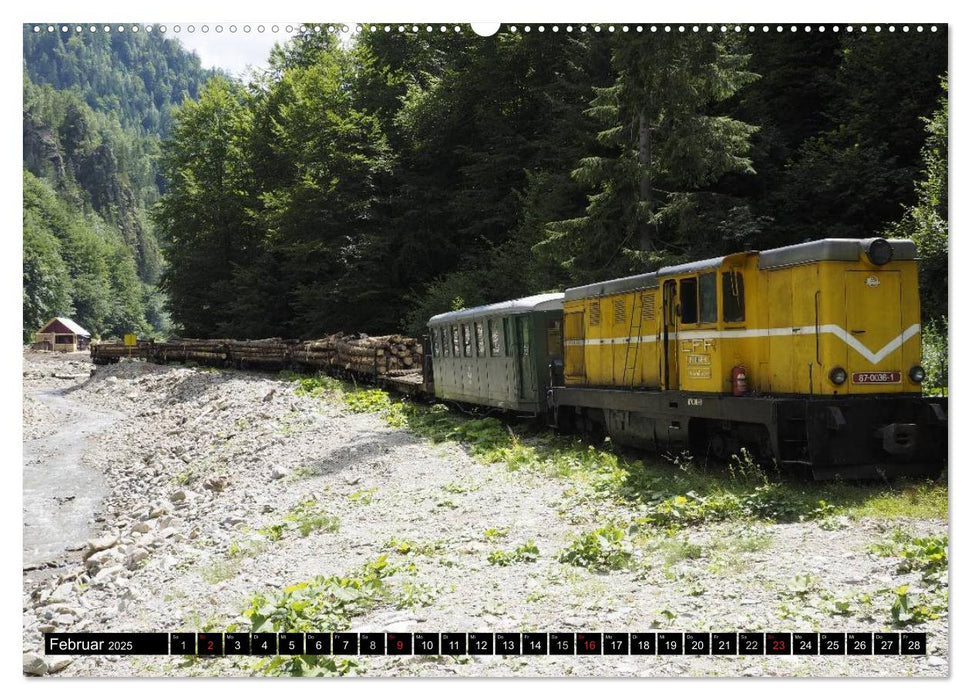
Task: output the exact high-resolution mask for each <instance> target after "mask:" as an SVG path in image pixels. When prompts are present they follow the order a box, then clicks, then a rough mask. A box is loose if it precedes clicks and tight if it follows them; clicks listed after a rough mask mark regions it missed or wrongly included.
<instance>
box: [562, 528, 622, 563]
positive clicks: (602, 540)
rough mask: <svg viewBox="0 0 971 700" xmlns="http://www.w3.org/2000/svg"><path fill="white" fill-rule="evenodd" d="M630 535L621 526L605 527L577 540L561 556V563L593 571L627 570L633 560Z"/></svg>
mask: <svg viewBox="0 0 971 700" xmlns="http://www.w3.org/2000/svg"><path fill="white" fill-rule="evenodd" d="M628 534H629V532H628V530H627V529H625V528H623V527H620V526H619V525H605V526H604V527H601V528H598V529H596V530H594V531H593V532H589V533H587V534H585V535H581V536H580V537H578V538H577V539H575V540H574V541H573V542H572V543H571V544H570V545H569V546H568V547H567V548H566V549H565V550H564V551H563V552H562V553H561V554H560V561H561V562H564V563H566V564H572V565H573V566H579V567H582V568H585V569H591V570H593V571H610V570H612V569H625V568H627V567H629V566H630V565H631V562H632V560H633V547H632V544H631V541H630V538H629V537H628Z"/></svg>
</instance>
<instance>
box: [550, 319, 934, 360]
mask: <svg viewBox="0 0 971 700" xmlns="http://www.w3.org/2000/svg"><path fill="white" fill-rule="evenodd" d="M815 332H816V327H815V326H803V327H798V328H746V329H736V330H727V331H680V332H679V333H678V336H677V337H678V340H706V339H711V338H767V337H769V336H786V335H810V334H812V333H815ZM819 332H820V333H829V334H831V335H835V336H836V337H837V338H839V339H840V340H842V341H843V342H844V343H846V344H847V345H849V346H850V347H851V348H852V349H853V350H856V352H858V353H859V354H860V355H862V356H863V357H864V358H866V359H867V360H868V361H869V362H870V364H873V365H876V364H879V362H880V361H881V360H883V358H885V357H886V356H887V355H889V354H890V353H892V352H893V351H894V350H896V349H897V348H899V347H900V346H901V345H903V344H904V343H906V342H907V341H908V340H910V339H911V338H912V337H914V336H915V335H916V334H917V333H919V332H920V324H919V323H915V324H914V325H912V326H910V327H909V328H907V329H906V330H904V332H903V333H901V334H900V335H898V336H897V337H896V338H894V339H893V340H891V341H890V342H889V343H887V344H886V345H884V346H883V347H882V348H880V349H879V350H877V351H876V352H872V351H871V350H870V349H869V348H868V347H867V346H865V345H864V344H863V343H861V342H860V341H859V340H857V339H856V338H854V337H853V335H851V334H850V333H848V332H847V331H846V329H844V328H842V327H841V326H837V325H836V324H834V323H827V324H826V325H823V326H820V327H819ZM672 339H673V338H672ZM629 340H630V338H628V337H626V336H621V337H617V338H589V339H585V340H565V341H563V344H564V345H571V346H576V345H625V344H626V343H627V342H628V341H629ZM635 340H636V341H637V342H640V343H654V342H657V341H658V337H657V336H654V335H642V336H639V337H638V338H635Z"/></svg>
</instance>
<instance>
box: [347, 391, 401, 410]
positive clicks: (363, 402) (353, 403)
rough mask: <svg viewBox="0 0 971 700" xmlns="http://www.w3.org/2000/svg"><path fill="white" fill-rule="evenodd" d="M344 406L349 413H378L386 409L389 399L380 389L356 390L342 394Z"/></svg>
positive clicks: (389, 402) (389, 403) (386, 393)
mask: <svg viewBox="0 0 971 700" xmlns="http://www.w3.org/2000/svg"><path fill="white" fill-rule="evenodd" d="M344 404H345V405H346V406H347V409H348V410H349V411H350V412H351V413H380V412H381V411H385V410H387V409H388V407H389V406H390V405H391V399H390V397H389V396H388V392H386V391H382V390H381V389H358V390H357V391H353V392H350V393H345V394H344Z"/></svg>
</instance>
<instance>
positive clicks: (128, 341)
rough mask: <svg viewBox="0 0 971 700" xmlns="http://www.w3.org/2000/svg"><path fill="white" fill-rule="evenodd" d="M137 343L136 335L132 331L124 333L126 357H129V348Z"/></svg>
mask: <svg viewBox="0 0 971 700" xmlns="http://www.w3.org/2000/svg"><path fill="white" fill-rule="evenodd" d="M137 344H138V337H137V336H136V335H135V334H134V333H125V345H127V346H128V359H129V360H130V359H131V349H132V348H133V347H135V346H136V345H137Z"/></svg>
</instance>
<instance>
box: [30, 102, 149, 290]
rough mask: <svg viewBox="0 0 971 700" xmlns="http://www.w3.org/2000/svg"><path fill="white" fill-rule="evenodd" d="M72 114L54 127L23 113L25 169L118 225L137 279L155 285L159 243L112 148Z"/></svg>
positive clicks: (68, 197) (79, 205) (32, 115)
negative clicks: (146, 225) (134, 263)
mask: <svg viewBox="0 0 971 700" xmlns="http://www.w3.org/2000/svg"><path fill="white" fill-rule="evenodd" d="M73 116H74V115H72V114H71V112H70V111H69V114H68V116H67V117H66V118H65V121H64V122H63V123H62V124H60V125H54V124H48V123H45V122H44V121H43V120H42V118H41V117H39V116H38V115H37V114H35V113H33V112H32V111H31V110H30V109H27V110H24V167H25V168H26V169H27V170H29V171H30V172H31V173H33V174H34V175H36V176H37V177H41V178H46V179H48V180H49V181H51V182H53V183H54V185H55V188H56V189H57V191H58V192H59V193H60V194H61V195H62V196H64V197H66V198H67V199H68V200H69V201H71V203H72V204H73V205H75V206H77V207H84V206H85V205H88V206H90V207H91V208H92V209H93V210H94V211H95V212H97V213H98V214H99V215H100V216H101V217H102V218H103V219H104V220H105V221H106V222H108V223H110V224H113V225H114V226H116V227H117V228H118V230H119V231H121V234H122V236H123V237H124V239H125V242H126V244H127V245H128V247H129V248H130V249H131V252H132V256H133V257H134V259H135V262H136V265H137V269H138V276H139V278H140V279H141V280H142V281H143V282H145V283H146V284H155V283H156V282H157V281H158V273H159V265H160V260H159V252H158V245H157V243H156V241H155V238H154V236H153V235H152V234H151V232H150V231H148V230H146V227H145V225H144V224H143V223H142V219H141V218H140V216H139V211H138V203H137V200H136V197H135V194H134V192H133V191H132V188H131V186H130V185H129V184H128V183H126V182H125V181H124V179H123V177H122V175H121V174H120V169H119V165H118V158H117V156H116V154H115V149H114V146H113V145H112V144H111V143H110V142H108V141H100V143H99V142H98V141H99V139H98V138H97V135H96V134H94V133H93V132H92V128H91V127H90V126H89V124H88V122H87V121H85V120H84V119H80V118H72V117H73Z"/></svg>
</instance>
